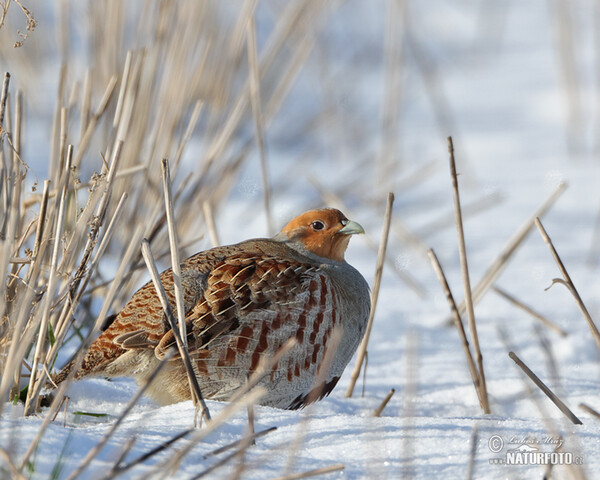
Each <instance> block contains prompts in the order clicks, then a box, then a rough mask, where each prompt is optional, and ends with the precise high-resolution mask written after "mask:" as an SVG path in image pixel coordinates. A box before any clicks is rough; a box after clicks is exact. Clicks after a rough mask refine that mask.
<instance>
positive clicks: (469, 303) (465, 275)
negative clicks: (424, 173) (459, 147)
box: [448, 137, 490, 413]
mask: <svg viewBox="0 0 600 480" xmlns="http://www.w3.org/2000/svg"><path fill="white" fill-rule="evenodd" d="M448 152H449V154H450V176H451V178H452V193H453V198H454V214H455V216H456V233H457V236H458V253H459V256H460V267H461V272H462V279H463V289H464V294H465V305H466V310H467V320H468V323H469V332H470V333H471V341H472V342H473V351H474V354H475V360H476V362H477V373H478V379H479V389H480V393H481V395H480V398H479V400H480V402H481V408H483V411H484V412H485V413H490V405H489V401H488V395H487V386H486V383H485V372H484V370H483V356H482V354H481V348H480V346H479V336H478V334H477V325H476V323H475V311H474V309H473V298H472V295H471V281H470V279H469V266H468V263H467V248H466V245H465V233H464V230H463V222H462V212H461V208H460V194H459V191H458V177H457V174H456V163H455V161H454V144H453V143H452V137H448Z"/></svg>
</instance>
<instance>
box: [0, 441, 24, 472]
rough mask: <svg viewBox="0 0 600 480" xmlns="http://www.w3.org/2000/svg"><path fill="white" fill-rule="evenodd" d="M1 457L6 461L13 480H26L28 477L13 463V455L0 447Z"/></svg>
mask: <svg viewBox="0 0 600 480" xmlns="http://www.w3.org/2000/svg"><path fill="white" fill-rule="evenodd" d="M0 457H2V458H3V459H4V461H5V462H6V465H8V469H9V471H10V478H12V479H13V480H26V479H27V477H26V476H25V475H23V474H22V473H21V472H20V471H19V469H18V468H17V466H16V465H15V464H14V463H13V461H12V455H11V454H10V453H9V452H7V451H6V450H4V448H2V447H0Z"/></svg>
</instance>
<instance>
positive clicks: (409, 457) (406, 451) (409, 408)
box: [400, 331, 419, 478]
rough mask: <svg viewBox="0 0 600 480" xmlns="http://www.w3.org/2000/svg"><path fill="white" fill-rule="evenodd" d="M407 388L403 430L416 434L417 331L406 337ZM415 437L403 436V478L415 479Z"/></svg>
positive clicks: (405, 390)
mask: <svg viewBox="0 0 600 480" xmlns="http://www.w3.org/2000/svg"><path fill="white" fill-rule="evenodd" d="M404 352H405V357H406V364H405V371H404V378H405V381H406V383H405V386H404V392H403V395H402V429H403V431H405V432H407V433H408V432H411V431H412V432H416V429H415V425H414V424H415V420H414V418H415V405H416V404H417V388H418V364H419V362H418V337H417V334H416V332H415V331H408V332H407V334H406V337H405V348H404ZM414 438H415V435H410V434H407V435H403V437H402V441H401V445H400V449H401V458H402V460H403V461H402V462H401V469H400V472H401V473H400V477H401V478H414V476H415V462H414V458H415V445H414V443H415V441H414Z"/></svg>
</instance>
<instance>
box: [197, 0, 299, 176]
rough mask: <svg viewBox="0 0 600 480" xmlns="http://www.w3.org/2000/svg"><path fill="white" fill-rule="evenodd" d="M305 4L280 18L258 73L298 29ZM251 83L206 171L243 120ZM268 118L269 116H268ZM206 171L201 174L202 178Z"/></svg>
mask: <svg viewBox="0 0 600 480" xmlns="http://www.w3.org/2000/svg"><path fill="white" fill-rule="evenodd" d="M307 9H308V8H307V5H306V4H305V2H297V3H290V4H289V5H288V6H287V8H286V10H285V11H284V12H283V14H282V15H281V16H280V17H279V19H278V22H277V26H276V28H275V30H274V31H273V33H272V34H271V36H270V37H269V38H268V40H267V42H266V44H265V46H264V48H263V50H262V52H261V58H260V62H259V68H258V71H259V73H260V74H261V75H264V74H265V72H267V71H268V70H269V69H270V68H271V66H272V65H273V62H274V61H275V58H276V56H277V55H278V53H279V52H280V50H281V49H282V47H283V45H284V44H285V42H286V41H287V39H288V37H289V36H290V32H292V31H294V29H295V28H297V25H298V24H299V23H301V22H300V19H301V18H302V15H303V14H305V11H306V10H307ZM249 95H250V81H249V79H248V80H247V81H246V83H245V84H244V86H243V87H242V89H241V92H240V94H239V96H238V97H237V99H236V101H235V102H234V105H233V107H232V108H231V111H230V114H229V116H228V118H227V120H226V121H225V123H224V124H223V128H222V129H221V130H220V131H219V132H218V134H217V135H215V136H214V137H213V138H214V140H213V142H212V144H211V145H210V146H209V148H208V150H207V153H206V157H205V171H206V169H208V168H210V166H211V165H212V163H213V162H214V160H215V159H216V158H217V157H218V156H219V155H221V153H222V152H223V151H224V149H225V147H226V145H227V143H228V142H229V140H230V139H231V137H232V135H233V133H234V131H235V129H236V127H237V126H238V124H239V122H240V121H241V119H242V115H243V114H244V112H245V111H246V108H247V106H248V102H249V100H250V98H249ZM267 117H268V115H267ZM205 171H203V172H201V174H200V177H202V176H203V175H204V173H205Z"/></svg>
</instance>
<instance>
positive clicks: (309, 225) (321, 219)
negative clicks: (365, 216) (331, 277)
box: [276, 208, 365, 262]
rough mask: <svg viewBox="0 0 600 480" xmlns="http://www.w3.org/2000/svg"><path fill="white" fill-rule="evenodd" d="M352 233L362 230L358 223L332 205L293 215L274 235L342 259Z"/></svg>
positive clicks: (313, 250)
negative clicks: (331, 206)
mask: <svg viewBox="0 0 600 480" xmlns="http://www.w3.org/2000/svg"><path fill="white" fill-rule="evenodd" d="M356 233H365V231H364V230H363V228H362V227H361V226H360V225H359V224H358V223H356V222H353V221H351V220H348V219H347V218H346V216H345V215H344V214H343V213H342V212H340V211H339V210H337V209H335V208H322V209H319V210H310V211H308V212H305V213H303V214H302V215H300V216H298V217H296V218H294V219H293V220H292V221H291V222H290V223H288V224H287V225H286V226H285V227H283V230H281V232H280V233H279V234H278V235H277V237H276V238H278V239H282V240H286V241H292V242H298V243H300V244H302V245H303V246H304V248H306V250H308V251H309V252H312V253H314V254H315V255H318V256H319V257H324V258H328V259H330V260H336V261H338V262H343V261H344V253H345V252H346V248H347V247H348V242H349V241H350V236H351V235H353V234H356Z"/></svg>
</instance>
